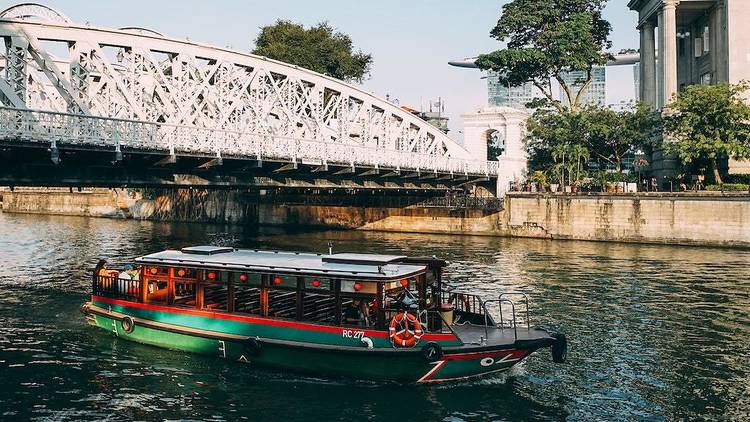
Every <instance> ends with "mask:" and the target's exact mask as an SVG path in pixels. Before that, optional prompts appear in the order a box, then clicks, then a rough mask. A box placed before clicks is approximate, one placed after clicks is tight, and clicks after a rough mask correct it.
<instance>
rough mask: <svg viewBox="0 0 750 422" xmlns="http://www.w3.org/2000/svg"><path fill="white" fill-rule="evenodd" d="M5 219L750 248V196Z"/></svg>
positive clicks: (251, 200) (106, 201)
mask: <svg viewBox="0 0 750 422" xmlns="http://www.w3.org/2000/svg"><path fill="white" fill-rule="evenodd" d="M3 198H4V209H5V211H6V212H26V213H40V214H65V215H84V216H97V217H113V218H135V219H148V220H160V221H201V222H214V223H244V224H259V225H274V226H306V227H311V226H317V227H330V228H342V229H359V230H379V231H393V232H418V233H445V234H470V235H484V236H511V237H536V238H547V239H578V240H595V241H619V242H641V243H667V244H699V245H712V246H732V247H750V197H748V196H744V197H743V196H730V195H715V196H707V195H691V194H648V195H606V194H601V195H590V196H571V195H549V194H512V195H509V196H507V197H506V199H505V210H504V211H500V212H494V213H487V212H481V211H476V210H463V211H462V210H450V209H446V208H419V207H407V208H385V207H380V208H376V207H337V206H325V205H275V204H259V203H258V200H257V197H254V196H249V195H246V194H243V193H241V192H231V191H200V190H169V191H163V192H159V193H156V194H153V193H152V194H150V195H148V198H144V197H143V195H141V194H140V193H133V192H128V191H123V190H106V189H103V190H96V191H93V192H82V193H78V192H73V193H70V192H68V191H67V190H65V191H53V192H46V191H45V192H39V191H16V192H7V191H6V192H3Z"/></svg>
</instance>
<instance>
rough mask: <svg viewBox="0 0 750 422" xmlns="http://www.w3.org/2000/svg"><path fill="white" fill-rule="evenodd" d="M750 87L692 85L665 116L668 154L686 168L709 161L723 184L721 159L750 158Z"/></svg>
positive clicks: (682, 93)
mask: <svg viewBox="0 0 750 422" xmlns="http://www.w3.org/2000/svg"><path fill="white" fill-rule="evenodd" d="M747 89H748V85H747V84H746V83H744V82H743V83H741V84H737V85H731V84H726V83H725V84H719V85H691V86H689V87H687V88H686V89H685V90H683V91H681V92H679V93H678V94H677V95H676V96H675V97H674V98H673V99H672V101H671V102H670V103H669V105H668V106H667V110H666V112H665V115H664V137H665V139H664V142H663V143H662V147H663V149H664V150H665V151H666V152H669V153H675V154H677V156H678V157H679V158H680V160H681V161H682V162H683V163H685V164H690V163H692V162H693V161H697V160H705V161H706V162H707V163H708V165H709V166H710V167H711V171H712V173H713V177H714V181H715V183H717V184H721V183H722V180H721V174H720V171H719V163H718V160H719V159H725V158H733V159H738V160H743V159H748V158H750V106H749V105H748V104H747V103H746V102H745V100H744V99H743V97H742V96H743V94H744V93H745V91H747Z"/></svg>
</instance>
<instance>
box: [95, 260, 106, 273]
mask: <svg viewBox="0 0 750 422" xmlns="http://www.w3.org/2000/svg"><path fill="white" fill-rule="evenodd" d="M108 275H109V274H108V273H107V260H106V259H100V260H99V262H97V264H96V267H94V277H106V276H108Z"/></svg>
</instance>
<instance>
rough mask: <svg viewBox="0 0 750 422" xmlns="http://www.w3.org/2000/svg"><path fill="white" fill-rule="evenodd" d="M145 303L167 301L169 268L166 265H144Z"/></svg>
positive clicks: (162, 302)
mask: <svg viewBox="0 0 750 422" xmlns="http://www.w3.org/2000/svg"><path fill="white" fill-rule="evenodd" d="M144 279H145V282H146V291H145V299H146V302H147V303H156V304H165V305H166V304H167V303H168V301H169V269H168V268H167V267H146V268H145V276H144Z"/></svg>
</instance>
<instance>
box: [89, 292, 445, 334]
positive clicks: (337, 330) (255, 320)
mask: <svg viewBox="0 0 750 422" xmlns="http://www.w3.org/2000/svg"><path fill="white" fill-rule="evenodd" d="M91 300H92V301H95V302H101V303H106V304H108V305H119V306H125V307H130V308H137V309H144V310H147V311H157V312H167V313H174V314H182V315H194V316H200V317H206V318H214V319H223V320H228V321H239V322H247V323H252V324H261V325H270V326H274V327H284V328H295V329H299V330H308V331H317V332H324V333H334V334H341V330H342V329H352V328H347V327H332V326H326V325H317V324H308V323H304V322H293V321H282V320H278V319H270V318H263V317H253V316H244V315H236V314H224V313H220V312H211V311H200V310H197V309H179V308H173V307H170V306H160V305H150V304H146V303H137V302H130V301H127V300H119V299H112V298H108V297H103V296H94V295H92V296H91ZM362 331H364V332H365V335H366V336H367V337H381V338H387V337H388V333H387V332H386V331H375V330H362ZM422 338H423V339H425V340H446V341H451V340H458V339H457V338H456V336H454V335H453V334H425V335H424V336H423V337H422Z"/></svg>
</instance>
